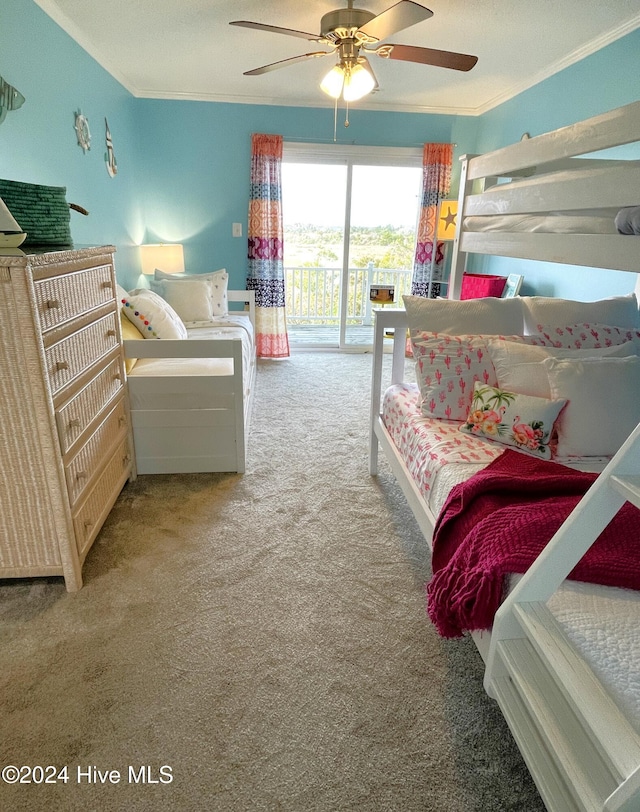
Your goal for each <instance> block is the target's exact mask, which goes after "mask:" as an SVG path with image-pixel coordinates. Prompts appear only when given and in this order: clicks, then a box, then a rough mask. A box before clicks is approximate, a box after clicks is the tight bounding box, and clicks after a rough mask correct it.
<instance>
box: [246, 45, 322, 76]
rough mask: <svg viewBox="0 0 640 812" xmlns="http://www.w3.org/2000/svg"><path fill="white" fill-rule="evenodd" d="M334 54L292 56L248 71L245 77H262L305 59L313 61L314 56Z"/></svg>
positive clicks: (317, 53) (314, 53)
mask: <svg viewBox="0 0 640 812" xmlns="http://www.w3.org/2000/svg"><path fill="white" fill-rule="evenodd" d="M332 53H333V52H332V51H313V52H312V53H310V54H301V55H300V56H292V57H290V58H289V59H281V60H280V61H279V62H272V63H271V64H270V65H263V66H262V67H261V68H254V69H253V70H247V71H245V72H244V74H243V76H260V75H261V74H263V73H269V71H272V70H278V68H285V67H286V66H287V65H293V64H294V63H295V62H303V61H304V60H305V59H312V58H313V57H314V56H331V54H332Z"/></svg>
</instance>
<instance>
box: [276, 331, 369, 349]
mask: <svg viewBox="0 0 640 812" xmlns="http://www.w3.org/2000/svg"><path fill="white" fill-rule="evenodd" d="M287 332H288V334H289V345H290V347H291V349H292V350H296V349H298V350H300V349H302V350H304V349H332V350H334V349H338V343H339V338H340V332H339V329H338V326H337V325H330V324H325V325H320V324H288V325H287ZM346 345H347V349H357V350H359V351H361V352H368V351H370V350H371V349H372V347H373V327H372V326H371V325H369V326H365V325H357V326H349V327H347V332H346Z"/></svg>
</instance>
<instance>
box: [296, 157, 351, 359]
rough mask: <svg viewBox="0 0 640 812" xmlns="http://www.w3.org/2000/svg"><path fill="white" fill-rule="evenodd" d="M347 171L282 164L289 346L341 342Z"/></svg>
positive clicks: (344, 168) (331, 166) (335, 167)
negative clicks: (341, 297)
mask: <svg viewBox="0 0 640 812" xmlns="http://www.w3.org/2000/svg"><path fill="white" fill-rule="evenodd" d="M346 195H347V166H346V165H344V164H342V165H340V164H325V163H323V164H305V163H286V162H284V163H283V164H282V216H283V222H284V268H285V294H286V309H287V329H288V332H289V341H290V343H291V344H292V345H293V346H309V347H311V346H333V347H337V346H338V345H339V340H340V296H341V287H342V284H341V280H342V268H343V264H344V253H345V247H344V245H345V243H344V234H345V228H344V224H345V211H346Z"/></svg>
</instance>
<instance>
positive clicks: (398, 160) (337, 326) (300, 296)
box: [282, 144, 422, 350]
mask: <svg viewBox="0 0 640 812" xmlns="http://www.w3.org/2000/svg"><path fill="white" fill-rule="evenodd" d="M287 146H288V147H289V149H287ZM330 146H331V147H333V149H330V148H326V149H323V147H322V146H318V145H314V146H313V147H310V146H309V145H298V144H295V145H286V144H285V155H284V161H283V179H282V180H283V182H282V187H283V216H284V265H285V277H286V283H285V286H286V294H287V325H288V329H289V339H290V342H291V344H292V345H293V346H307V347H312V346H319V347H340V348H343V349H358V348H359V349H362V350H364V349H366V348H367V347H370V346H371V344H372V340H373V331H372V318H371V307H372V304H371V301H370V290H371V288H372V287H373V288H379V289H384V290H385V291H386V290H390V289H391V288H393V291H394V298H393V302H394V303H396V304H400V303H401V298H400V297H401V295H402V293H403V292H408V291H409V289H410V287H411V268H412V263H413V250H414V244H415V228H416V222H417V216H418V210H419V194H420V188H421V179H422V170H421V156H422V152H421V150H420V149H417V150H404V149H403V150H394V149H377V148H357V149H356V148H352V149H349V150H346V148H345V147H337V146H335V145H330ZM354 150H355V152H354ZM345 151H346V152H349V153H350V154H345ZM374 306H375V305H374Z"/></svg>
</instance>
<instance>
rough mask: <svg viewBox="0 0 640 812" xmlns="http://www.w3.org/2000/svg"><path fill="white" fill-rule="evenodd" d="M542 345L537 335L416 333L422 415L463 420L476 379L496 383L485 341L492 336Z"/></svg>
mask: <svg viewBox="0 0 640 812" xmlns="http://www.w3.org/2000/svg"><path fill="white" fill-rule="evenodd" d="M498 338H500V339H503V340H506V341H516V342H519V343H525V344H534V345H539V346H544V345H545V344H546V340H545V339H544V338H542V337H541V336H518V335H511V336H499V335H459V336H454V335H449V334H448V333H428V332H425V331H419V332H416V333H415V334H414V335H413V338H412V342H411V345H412V349H413V357H414V359H415V362H416V381H417V383H418V386H419V388H420V405H421V409H422V414H423V415H425V417H436V418H440V419H445V420H466V418H467V414H468V413H469V408H470V406H471V399H472V398H473V387H474V384H475V383H476V381H479V382H480V383H482V384H484V385H488V386H497V385H498V379H497V376H496V371H495V369H494V367H493V362H492V360H491V356H490V354H489V350H488V345H487V342H489V341H491V340H494V339H498Z"/></svg>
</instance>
